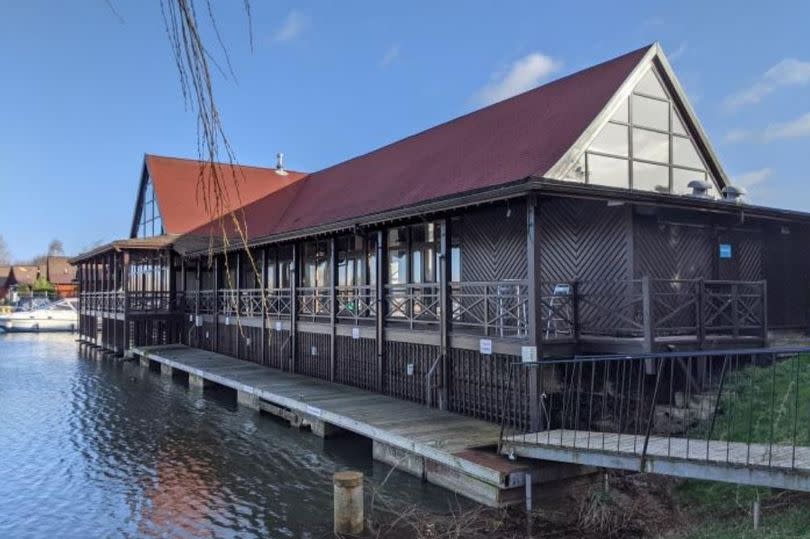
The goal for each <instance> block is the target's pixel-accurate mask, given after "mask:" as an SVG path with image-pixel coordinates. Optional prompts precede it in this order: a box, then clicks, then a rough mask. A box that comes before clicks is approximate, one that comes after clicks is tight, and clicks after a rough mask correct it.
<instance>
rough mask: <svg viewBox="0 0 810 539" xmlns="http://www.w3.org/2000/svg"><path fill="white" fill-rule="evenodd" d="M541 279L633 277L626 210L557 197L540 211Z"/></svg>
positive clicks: (542, 206) (562, 280) (549, 200)
mask: <svg viewBox="0 0 810 539" xmlns="http://www.w3.org/2000/svg"><path fill="white" fill-rule="evenodd" d="M538 212H539V214H538V223H539V230H538V234H539V235H540V260H539V263H540V280H541V281H543V282H549V283H554V282H567V281H571V280H573V279H579V280H588V281H617V280H623V279H629V278H630V277H631V267H632V266H631V263H630V261H631V257H630V255H631V253H630V250H631V243H630V240H631V228H630V218H629V213H628V208H626V207H624V206H618V207H608V206H607V205H606V204H605V203H604V202H595V201H588V200H576V199H566V198H555V199H546V200H543V201H542V202H541V204H540V206H539V210H538Z"/></svg>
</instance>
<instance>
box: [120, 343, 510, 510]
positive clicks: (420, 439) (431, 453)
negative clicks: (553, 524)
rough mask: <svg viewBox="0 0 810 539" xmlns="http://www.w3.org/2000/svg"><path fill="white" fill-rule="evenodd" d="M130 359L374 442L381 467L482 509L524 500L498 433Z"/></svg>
mask: <svg viewBox="0 0 810 539" xmlns="http://www.w3.org/2000/svg"><path fill="white" fill-rule="evenodd" d="M133 353H134V354H135V355H136V356H140V357H142V358H148V359H149V360H151V361H155V362H158V363H160V364H161V365H165V366H167V367H170V368H172V369H177V370H179V371H184V372H187V373H189V374H191V375H194V376H198V377H200V378H202V379H204V380H208V381H211V382H214V383H217V384H221V385H223V386H227V387H230V388H233V389H235V390H237V391H238V392H240V393H241V394H247V395H251V396H253V397H254V398H257V399H258V403H257V404H258V405H259V407H260V408H262V409H267V408H268V406H269V407H270V408H273V407H277V408H280V409H282V410H287V411H289V412H290V413H293V414H296V415H298V416H299V417H301V418H303V419H304V420H309V421H310V422H322V423H324V424H327V425H329V426H334V427H339V428H341V429H345V430H348V431H351V432H355V433H358V434H361V435H363V436H366V437H368V438H371V439H372V440H373V441H374V444H375V447H374V456H375V458H377V459H378V460H383V461H385V462H388V463H391V464H397V465H398V466H400V468H401V469H403V470H405V471H409V472H411V473H414V474H417V475H421V476H422V477H424V478H425V479H426V480H428V481H429V482H431V483H434V484H437V485H440V486H443V487H445V488H448V489H450V490H453V491H455V492H458V493H460V494H462V495H464V496H467V497H469V498H472V499H475V500H476V501H478V502H480V503H484V504H487V505H491V506H498V505H504V504H506V503H509V502H511V501H514V500H512V499H511V498H512V497H515V496H519V495H522V489H519V488H517V487H520V486H522V484H523V482H522V481H523V476H524V472H525V468H524V467H521V466H517V465H515V464H514V463H512V462H510V461H509V460H507V459H505V458H503V457H500V456H498V455H496V454H495V452H494V446H495V445H496V444H497V442H498V436H499V433H500V427H499V426H498V425H495V424H492V423H487V422H484V421H480V420H476V419H473V418H469V417H464V416H461V415H457V414H453V413H450V412H445V411H441V410H437V409H432V408H428V407H426V406H423V405H421V404H417V403H413V402H407V401H402V400H399V399H396V398H393V397H389V396H386V395H380V394H377V393H372V392H369V391H363V390H361V389H357V388H353V387H349V386H344V385H341V384H335V383H330V382H326V381H322V380H318V379H315V378H310V377H307V376H303V375H298V374H291V373H288V372H283V371H279V370H276V369H271V368H269V367H264V366H261V365H257V364H255V363H251V362H248V361H243V360H239V359H235V358H233V357H230V356H226V355H223V354H218V353H214V352H209V351H205V350H199V349H196V348H190V347H187V346H184V345H164V346H153V347H140V348H134V349H133ZM241 397H242V395H240V399H241ZM480 448H487V450H483V449H480ZM510 488H511V494H512V495H514V496H511V497H510V491H509V489H510ZM518 499H519V498H518Z"/></svg>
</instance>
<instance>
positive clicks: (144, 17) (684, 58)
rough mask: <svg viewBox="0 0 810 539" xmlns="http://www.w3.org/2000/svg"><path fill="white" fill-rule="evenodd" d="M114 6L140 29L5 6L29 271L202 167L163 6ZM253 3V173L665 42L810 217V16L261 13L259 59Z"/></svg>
mask: <svg viewBox="0 0 810 539" xmlns="http://www.w3.org/2000/svg"><path fill="white" fill-rule="evenodd" d="M110 3H111V4H112V5H113V6H114V7H115V10H116V11H117V13H118V15H120V19H119V18H118V16H117V15H116V14H115V13H114V12H113V11H112V10H111V9H110V7H109V6H108V4H107V2H105V1H104V0H83V1H79V2H52V1H44V0H27V1H25V2H23V1H19V2H4V7H3V16H2V18H0V73H2V74H3V76H2V78H0V127H2V129H0V235H2V236H4V237H5V240H6V242H7V244H8V246H9V249H10V251H11V252H12V254H13V255H14V257H15V258H19V259H22V258H28V257H31V256H33V255H35V254H37V253H39V252H42V251H44V250H45V248H46V246H47V244H48V242H49V241H50V240H51V239H53V238H59V239H61V240H62V241H63V242H64V244H65V247H66V250H67V251H68V252H69V253H75V252H77V251H79V250H81V249H82V248H83V247H86V246H88V245H90V244H92V243H94V242H96V241H98V240H111V239H114V238H117V237H122V236H126V235H127V233H128V230H129V224H130V221H131V219H132V209H133V204H134V196H135V191H136V187H137V181H138V176H139V173H140V166H141V162H142V157H143V154H144V153H156V154H165V155H176V156H185V157H195V156H196V155H197V138H196V124H195V114H194V112H193V111H191V110H187V109H186V108H185V105H184V101H183V98H182V95H181V92H180V85H179V82H178V75H177V70H176V68H175V65H174V60H173V57H172V56H171V52H170V50H169V46H168V42H167V38H166V34H165V30H164V27H163V21H162V17H161V12H160V3H159V2H158V1H157V0H154V1H150V2H143V1H134V0H130V1H124V0H110ZM198 3H199V2H198ZM241 4H242V2H237V1H234V2H225V1H216V0H214V1H213V5H214V9H215V12H216V15H217V18H218V20H219V23H220V26H221V32H222V37H223V39H224V41H225V43H226V44H227V46H228V49H229V51H230V55H231V61H232V64H233V68H234V71H235V73H236V80H233V79H231V78H228V79H224V78H222V77H218V78H217V81H216V88H215V90H216V93H217V97H218V101H219V106H220V108H221V110H222V114H223V119H224V123H225V127H226V130H227V134H228V136H229V137H230V139H231V142H232V144H233V146H234V148H235V150H236V154H237V158H238V159H239V161H240V162H242V163H245V164H255V165H268V166H272V164H273V162H274V159H275V154H276V152H278V151H283V152H284V153H285V154H286V165H287V166H288V167H289V168H292V169H296V170H306V171H308V170H316V169H318V168H322V167H324V166H327V165H329V164H332V163H335V162H337V161H341V160H344V159H346V158H349V157H352V156H354V155H357V154H360V153H364V152H366V151H368V150H370V149H373V148H375V147H378V146H381V145H383V144H385V143H387V142H391V141H393V140H396V139H398V138H401V137H404V136H407V135H409V134H411V133H413V132H416V131H418V130H421V129H424V128H427V127H430V126H431V125H434V124H436V123H439V122H442V121H445V120H447V119H450V118H452V117H454V116H457V115H459V114H463V113H465V112H468V111H470V110H473V109H474V108H476V107H478V106H480V105H481V104H484V103H486V102H488V101H491V100H493V99H496V98H499V97H505V96H507V95H509V94H511V93H513V92H517V91H520V90H524V89H527V88H529V87H532V86H534V85H537V84H540V83H542V82H545V81H547V80H550V79H553V78H557V77H558V76H562V75H565V74H567V73H570V72H573V71H577V70H579V69H582V68H584V67H587V66H588V65H591V64H594V63H598V62H601V61H603V60H606V59H609V58H611V57H613V56H616V55H619V54H622V53H624V52H627V51H630V50H633V49H636V48H638V47H640V46H643V45H645V44H648V43H650V42H652V41H656V40H657V41H660V42H661V44H662V45H663V47H664V50H665V51H666V53H667V54H668V55H669V57H670V59H671V61H672V63H673V65H674V68H675V71H676V73H677V74H678V76H679V78H680V80H681V82H682V83H683V85H684V87H685V88H686V91H687V93H688V94H689V96H690V98H691V101H692V104H693V106H694V107H695V109H696V110H697V113H698V115H699V117H700V119H701V121H702V122H703V125H704V127H705V128H706V130H707V131H708V133H709V136H710V137H711V139H712V141H713V143H714V146H715V148H716V150H717V151H718V153H719V155H720V158H721V160H722V162H723V164H724V166H725V168H726V170H727V172H728V173H729V174H730V175H731V176H732V177H733V178H735V181H737V182H738V183H742V184H745V185H747V186H748V187H749V190H750V191H751V192H752V201H753V202H758V203H761V204H766V205H773V206H780V207H788V208H794V209H800V210H806V211H810V198H808V195H810V187H808V182H807V177H808V173H807V171H808V169H810V151H808V148H809V147H810V39H808V38H807V34H806V24H807V21H808V20H810V2H804V1H796V2H769V3H766V4H762V5H761V6H753V5H751V6H749V5H747V4H749V3H747V2H746V3H743V2H692V1H680V2H649V1H647V2H629V3H625V2H618V1H616V2H602V1H600V2H576V3H572V2H556V3H553V4H552V3H551V2H506V1H504V2H499V3H494V2H485V1H467V2H420V1H411V2H407V3H401V4H400V5H394V4H393V3H389V2H373V3H372V2H368V3H360V2H280V1H273V2H269V1H258V0H253V1H252V3H251V7H252V12H253V27H254V49H253V51H252V52H251V49H250V43H249V40H248V37H247V27H248V26H247V22H246V18H245V15H244V12H243V10H242V9H241ZM751 4H753V3H751ZM201 5H202V6H204V3H202V4H201ZM208 37H209V38H212V36H210V35H209V36H208ZM209 43H210V47H211V48H212V50H213V51H214V54H215V55H216V54H217V52H216V47H215V43H214V42H213V41H211V40H210V39H209Z"/></svg>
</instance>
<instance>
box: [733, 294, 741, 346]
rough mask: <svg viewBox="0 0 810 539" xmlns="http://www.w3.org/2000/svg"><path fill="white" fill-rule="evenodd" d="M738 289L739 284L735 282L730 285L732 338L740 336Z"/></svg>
mask: <svg viewBox="0 0 810 539" xmlns="http://www.w3.org/2000/svg"><path fill="white" fill-rule="evenodd" d="M739 307H740V289H739V285H738V284H737V283H736V282H735V283H732V285H731V319H732V320H733V324H734V325H733V326H732V335H734V338H735V339H736V338H737V337H739V336H740V313H739Z"/></svg>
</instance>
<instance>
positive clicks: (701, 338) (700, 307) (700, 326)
mask: <svg viewBox="0 0 810 539" xmlns="http://www.w3.org/2000/svg"><path fill="white" fill-rule="evenodd" d="M705 294H706V281H704V280H703V279H698V292H697V338H698V346H699V348H700V349H703V344H704V342H705V341H706V319H705V317H706V307H705V302H706V295H705Z"/></svg>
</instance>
